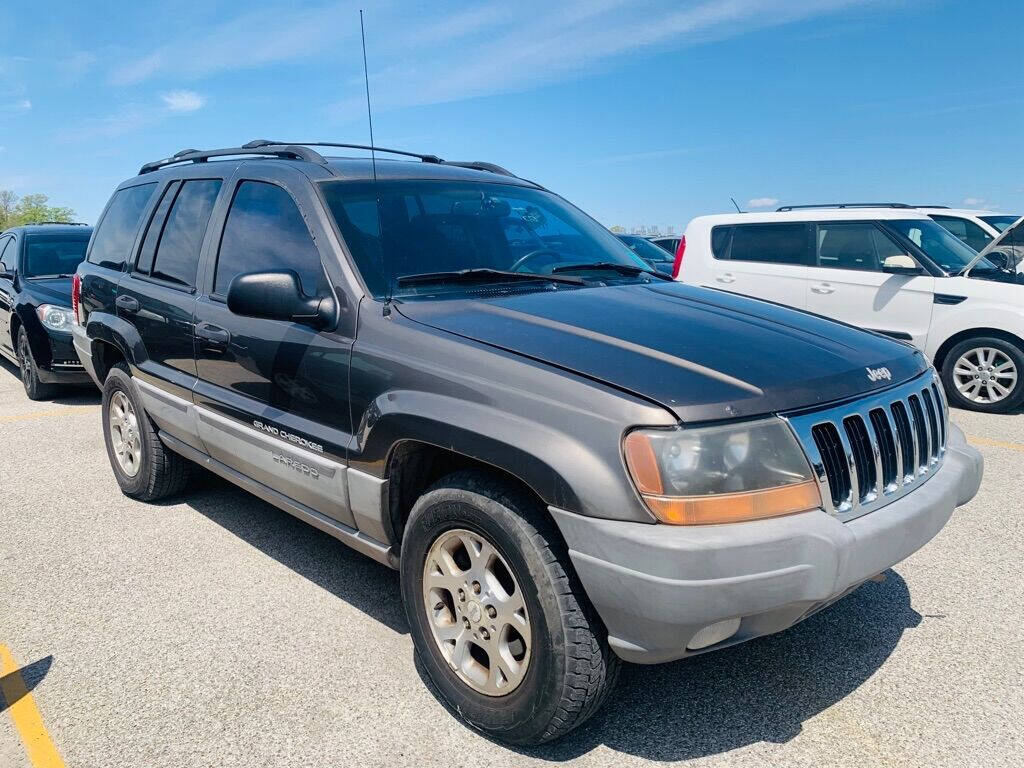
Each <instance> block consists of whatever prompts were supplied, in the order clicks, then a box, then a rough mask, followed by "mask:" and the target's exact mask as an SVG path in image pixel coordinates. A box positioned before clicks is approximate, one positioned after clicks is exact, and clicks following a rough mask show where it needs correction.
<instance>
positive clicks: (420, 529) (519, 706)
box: [401, 472, 619, 745]
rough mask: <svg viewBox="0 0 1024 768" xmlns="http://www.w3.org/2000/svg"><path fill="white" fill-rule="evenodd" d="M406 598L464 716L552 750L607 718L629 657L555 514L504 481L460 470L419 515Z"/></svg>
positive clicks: (432, 670)
mask: <svg viewBox="0 0 1024 768" xmlns="http://www.w3.org/2000/svg"><path fill="white" fill-rule="evenodd" d="M401 573H402V596H403V599H404V602H405V610H406V615H407V616H408V619H409V625H410V628H411V633H412V637H413V641H414V644H415V647H416V651H417V654H418V655H419V657H420V659H421V660H422V662H423V666H424V668H425V670H426V672H427V675H428V676H429V678H430V680H431V682H432V683H433V684H434V686H435V687H436V689H437V691H438V693H439V694H440V696H441V697H442V698H443V699H444V700H445V701H446V702H447V704H448V705H449V706H450V708H451V709H452V710H454V711H455V712H457V713H458V714H459V715H460V716H461V717H462V718H463V719H465V720H466V721H467V722H468V723H469V724H470V725H472V726H473V727H475V728H478V729H480V730H481V731H484V732H485V733H487V734H488V735H490V736H492V737H494V738H496V739H500V740H501V741H505V742H509V743H514V744H524V745H526V744H540V743H542V742H545V741H550V740H551V739H555V738H558V737H559V736H561V735H563V734H564V733H567V732H568V731H570V730H572V729H573V728H575V727H577V726H578V725H580V724H581V723H583V722H584V721H585V720H586V719H587V718H589V717H590V716H591V715H593V714H594V712H596V711H597V710H598V709H599V708H600V706H601V704H602V703H603V702H604V701H605V699H606V698H607V696H608V693H609V692H610V691H611V689H612V687H613V686H614V684H615V680H616V678H617V675H618V670H619V660H618V657H616V656H615V655H614V654H613V653H612V651H611V650H610V648H609V647H608V643H607V637H606V634H605V631H604V628H603V626H602V625H601V623H600V620H599V619H598V618H597V616H596V615H595V613H594V611H593V608H592V607H591V606H590V604H589V602H588V601H587V598H586V595H585V594H584V593H583V591H582V588H581V587H580V585H579V583H578V581H577V580H576V577H575V574H574V573H573V572H572V567H571V565H570V564H569V561H568V555H567V553H566V551H565V545H564V544H563V543H562V542H561V539H560V537H559V535H558V532H557V530H556V529H555V527H554V525H553V523H552V522H551V520H550V518H548V517H547V515H546V514H545V512H544V510H543V509H541V508H540V507H539V505H538V504H537V503H536V502H535V501H534V500H533V499H531V498H530V497H529V496H528V495H527V494H526V493H524V492H522V491H520V490H519V489H517V488H516V487H514V486H512V485H510V484H508V483H506V482H505V481H504V480H503V479H501V478H498V477H495V476H489V475H486V474H483V473H475V472H459V473H456V474H453V475H451V476H449V477H447V478H445V479H443V480H441V481H440V482H438V483H437V484H436V485H434V486H433V487H432V488H431V489H430V490H429V491H427V492H426V493H425V494H424V495H423V496H422V497H421V498H420V499H419V500H418V501H417V502H416V505H415V506H414V508H413V511H412V514H411V515H410V517H409V521H408V523H407V525H406V529H405V534H404V537H403V543H402V558H401Z"/></svg>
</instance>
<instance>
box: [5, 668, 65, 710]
mask: <svg viewBox="0 0 1024 768" xmlns="http://www.w3.org/2000/svg"><path fill="white" fill-rule="evenodd" d="M51 666H53V656H46V657H44V658H42V659H39V660H38V661H33V662H32V663H31V664H26V665H25V666H24V667H22V668H21V669H18V670H16V671H14V672H11V673H10V674H7V675H4V676H3V677H0V712H4V711H5V710H7V709H8V707H13V706H14V705H15V703H17V702H18V701H19V700H20V699H21V698H22V697H24V696H27V695H28V694H30V693H31V692H32V689H33V688H35V687H36V686H37V685H39V684H40V683H41V682H43V678H44V677H46V673H47V672H49V671H50V667H51ZM12 692H13V693H12ZM8 696H10V698H11V700H8Z"/></svg>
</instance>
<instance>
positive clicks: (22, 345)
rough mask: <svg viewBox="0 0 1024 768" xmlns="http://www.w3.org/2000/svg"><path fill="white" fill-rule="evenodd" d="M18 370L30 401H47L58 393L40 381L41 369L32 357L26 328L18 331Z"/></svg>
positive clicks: (51, 386)
mask: <svg viewBox="0 0 1024 768" xmlns="http://www.w3.org/2000/svg"><path fill="white" fill-rule="evenodd" d="M18 369H19V371H20V373H21V383H22V385H24V387H25V394H26V395H28V399H29V400H47V399H49V398H51V397H53V396H54V395H55V394H56V393H57V388H56V387H55V386H53V385H52V384H44V383H43V382H41V381H40V380H39V368H38V367H37V366H36V360H35V358H34V357H32V348H31V347H30V346H29V344H28V333H26V332H25V329H24V328H19V329H18Z"/></svg>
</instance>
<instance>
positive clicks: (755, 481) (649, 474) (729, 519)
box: [622, 418, 821, 525]
mask: <svg viewBox="0 0 1024 768" xmlns="http://www.w3.org/2000/svg"><path fill="white" fill-rule="evenodd" d="M622 448H623V454H624V455H625V459H626V466H627V467H628V469H629V474H630V476H631V477H632V478H633V482H634V483H635V484H636V487H637V490H638V491H639V492H640V495H641V496H642V497H643V500H644V502H645V503H646V504H647V507H648V508H649V509H650V510H651V512H652V513H653V514H654V516H655V517H657V518H658V519H659V520H661V521H662V522H664V523H672V524H675V525H705V524H709V523H734V522H740V521H744V520H759V519H762V518H766V517H777V516H780V515H789V514H793V513H795V512H806V511H807V510H810V509H815V508H817V507H819V506H821V494H820V493H819V492H818V485H817V483H816V482H815V481H814V478H813V475H812V474H811V467H810V464H808V462H807V457H806V456H805V455H804V452H803V450H802V449H801V448H800V445H799V443H797V440H796V437H795V436H794V435H793V432H792V431H791V430H790V429H789V427H788V426H787V425H786V424H785V423H784V422H783V421H782V420H781V419H777V418H770V419H764V420H762V421H755V422H747V423H741V424H724V425H718V426H711V427H696V428H685V427H679V428H675V429H637V430H634V431H633V432H630V433H629V434H627V435H626V437H625V438H624V440H623V445H622Z"/></svg>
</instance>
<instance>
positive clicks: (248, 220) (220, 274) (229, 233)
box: [213, 181, 323, 296]
mask: <svg viewBox="0 0 1024 768" xmlns="http://www.w3.org/2000/svg"><path fill="white" fill-rule="evenodd" d="M270 270H294V271H295V272H296V273H298V275H299V280H300V281H301V283H302V290H303V292H304V293H305V294H306V295H307V296H315V295H318V294H319V293H320V292H321V290H322V288H323V268H322V267H321V265H320V253H319V252H318V251H317V248H316V244H315V243H314V242H313V236H312V235H311V234H310V233H309V229H307V227H306V222H305V221H304V220H303V218H302V213H300V211H299V208H298V206H297V205H296V204H295V201H294V200H293V199H292V197H291V195H289V194H288V192H286V191H285V190H284V189H283V188H282V187H279V186H277V185H276V184H268V183H266V182H262V181H243V182H242V183H241V184H239V185H238V190H237V191H236V192H235V199H234V201H233V202H232V204H231V210H230V211H229V212H228V218H227V221H226V222H225V224H224V234H223V236H222V237H221V242H220V253H219V255H218V257H217V271H216V276H215V277H214V285H213V291H214V293H215V294H218V295H221V296H224V295H226V294H227V292H228V286H229V285H231V281H232V280H233V279H234V278H235V277H237V276H238V275H241V274H245V273H247V272H263V271H270Z"/></svg>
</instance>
